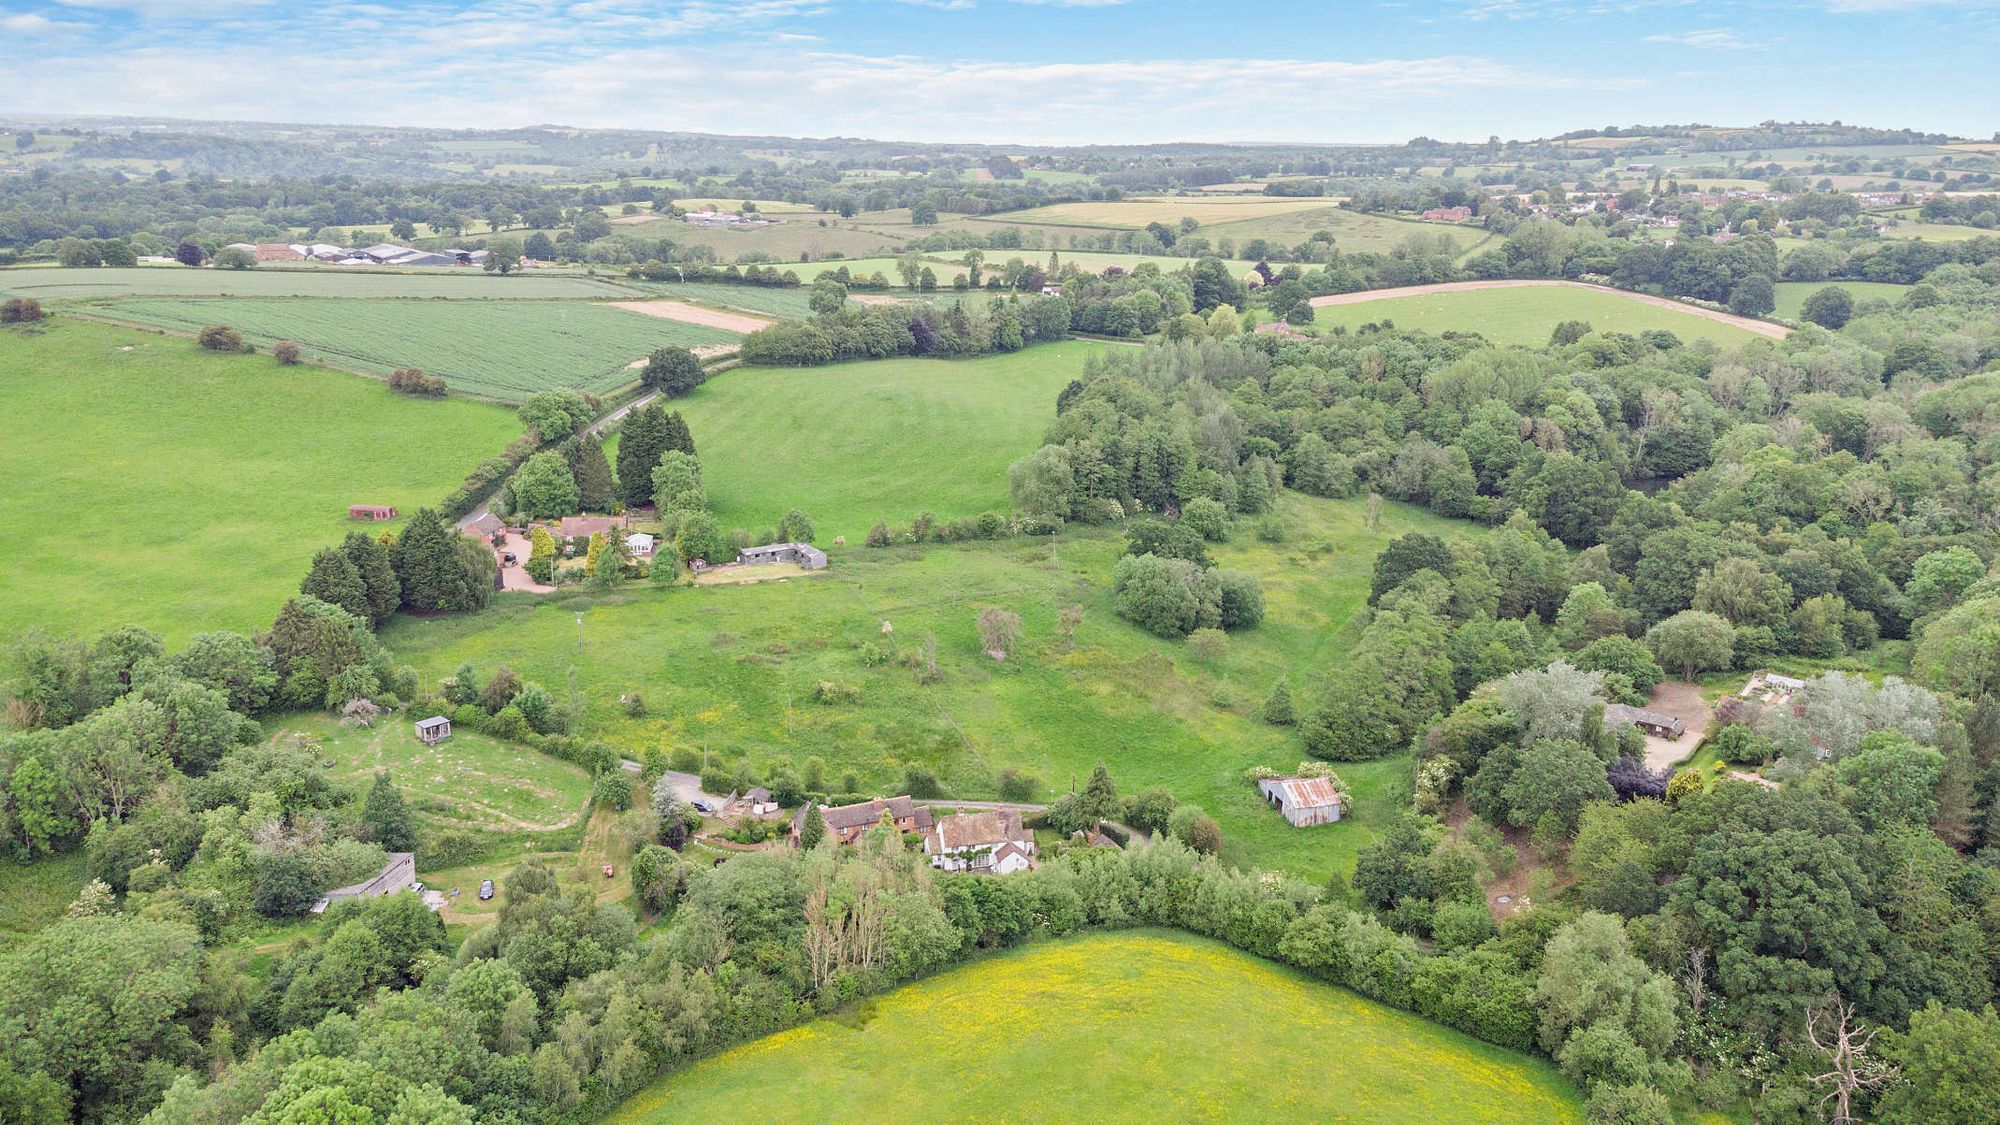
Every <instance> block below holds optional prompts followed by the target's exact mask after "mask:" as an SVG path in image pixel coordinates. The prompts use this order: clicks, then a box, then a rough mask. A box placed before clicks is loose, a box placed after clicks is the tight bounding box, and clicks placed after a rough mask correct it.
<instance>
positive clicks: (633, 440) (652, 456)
mask: <svg viewBox="0 0 2000 1125" xmlns="http://www.w3.org/2000/svg"><path fill="white" fill-rule="evenodd" d="M666 451H667V412H666V409H665V408H664V407H662V406H660V405H659V404H658V403H654V404H653V405H651V406H648V407H646V408H645V409H643V410H635V411H633V412H632V413H631V414H630V415H628V416H627V417H626V419H625V425H624V426H622V427H620V429H619V431H618V491H619V494H620V495H622V496H623V497H624V498H625V505H626V506H627V507H631V508H640V507H645V506H647V505H649V504H651V503H652V502H653V469H654V467H655V466H657V465H659V463H660V454H662V453H665V452H666Z"/></svg>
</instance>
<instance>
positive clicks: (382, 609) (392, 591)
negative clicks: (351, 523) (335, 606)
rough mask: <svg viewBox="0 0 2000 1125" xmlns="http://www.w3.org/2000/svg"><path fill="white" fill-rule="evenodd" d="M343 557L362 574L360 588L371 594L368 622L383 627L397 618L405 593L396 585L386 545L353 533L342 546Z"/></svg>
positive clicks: (393, 567)
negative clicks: (396, 614)
mask: <svg viewBox="0 0 2000 1125" xmlns="http://www.w3.org/2000/svg"><path fill="white" fill-rule="evenodd" d="M340 553H341V554H343V555H346V556H347V561H348V562H351V563H353V564H354V569H355V570H356V571H358V572H360V574H361V585H362V587H363V588H364V589H366V590H367V592H368V614H367V617H368V620H369V621H370V622H371V623H372V624H375V625H380V624H382V623H383V622H385V621H387V620H389V618H390V617H391V616H392V615H394V614H395V612H396V607H397V606H398V605H401V604H402V601H403V590H402V587H401V586H400V585H399V584H398V583H397V582H396V567H395V564H394V563H392V562H391V561H390V549H389V545H388V544H387V543H384V542H382V541H381V540H379V539H372V538H370V537H369V536H368V535H367V534H366V533H364V532H359V531H350V532H348V533H347V539H346V540H345V541H343V542H342V543H341V545H340Z"/></svg>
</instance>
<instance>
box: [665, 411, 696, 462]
mask: <svg viewBox="0 0 2000 1125" xmlns="http://www.w3.org/2000/svg"><path fill="white" fill-rule="evenodd" d="M666 447H667V449H677V450H679V451H680V452H682V453H685V454H687V455H688V456H689V457H693V456H694V455H695V452H694V434H693V433H691V432H689V430H688V424H687V421H686V420H685V419H683V418H682V417H681V412H680V411H678V410H676V411H674V412H673V413H672V414H669V415H667V446H666ZM661 452H665V450H662V451H661Z"/></svg>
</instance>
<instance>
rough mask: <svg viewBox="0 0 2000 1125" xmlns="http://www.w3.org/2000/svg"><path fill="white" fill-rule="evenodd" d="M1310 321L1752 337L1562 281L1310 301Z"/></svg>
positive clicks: (1505, 335)
mask: <svg viewBox="0 0 2000 1125" xmlns="http://www.w3.org/2000/svg"><path fill="white" fill-rule="evenodd" d="M1313 312H1314V314H1315V315H1314V317H1313V327H1314V328H1315V329H1317V330H1319V331H1321V332H1324V331H1326V330H1328V329H1330V328H1334V327H1344V328H1346V329H1348V330H1349V331H1353V330H1354V329H1357V328H1360V327H1361V326H1362V325H1364V324H1380V323H1383V322H1385V321H1389V322H1393V323H1394V324H1395V326H1396V327H1397V328H1404V329H1410V328H1416V329H1422V330H1423V331H1426V332H1434V333H1436V332H1477V333H1479V334H1480V335H1482V336H1484V337H1486V338H1487V339H1489V340H1491V341H1493V342H1494V343H1496V344H1521V345H1525V346H1529V347H1541V346H1543V345H1545V344H1547V343H1548V342H1549V334H1550V333H1551V332H1553V331H1554V330H1555V326H1556V325H1557V324H1559V323H1561V322H1562V321H1565V320H1585V321H1589V322H1590V326H1591V327H1592V328H1593V329H1595V330H1597V331H1599V332H1634V333H1637V332H1645V331H1649V330H1652V329H1656V328H1661V329H1665V330H1667V331H1669V332H1672V333H1673V334H1674V335H1676V336H1679V337H1680V338H1681V339H1682V340H1684V341H1694V340H1710V341H1713V342H1715V343H1717V344H1720V345H1722V346H1723V347H1735V346H1737V345H1739V344H1743V343H1747V342H1748V341H1750V340H1752V339H1755V337H1754V336H1753V335H1752V334H1751V333H1750V332H1748V331H1746V330H1744V329H1742V328H1738V327H1736V326H1735V325H1733V324H1726V323H1723V322H1721V321H1715V320H1709V319H1707V318H1705V317H1700V316H1696V315H1695V314H1694V313H1692V312H1681V311H1679V310H1677V309H1669V308H1662V307H1660V306H1658V305H1652V304H1648V303H1646V302H1644V301H1635V300H1632V299H1631V298H1629V297H1624V296H1620V295H1618V294H1616V293H1599V292H1594V291H1592V290H1588V289H1578V288H1572V287H1569V286H1523V287H1520V288H1510V289H1474V290H1462V291H1459V292H1440V293H1427V294H1422V295H1419V296H1410V297H1385V298H1383V299H1381V300H1379V301H1358V302H1356V303H1354V304H1351V305H1329V306H1326V307H1323V308H1318V309H1314V310H1313Z"/></svg>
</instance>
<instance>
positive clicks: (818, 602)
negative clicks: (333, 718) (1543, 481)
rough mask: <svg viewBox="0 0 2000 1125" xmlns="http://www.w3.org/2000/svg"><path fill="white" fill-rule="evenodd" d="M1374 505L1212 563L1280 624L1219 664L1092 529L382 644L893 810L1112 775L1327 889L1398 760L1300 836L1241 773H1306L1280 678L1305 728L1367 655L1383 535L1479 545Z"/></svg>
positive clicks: (1387, 804) (646, 744)
mask: <svg viewBox="0 0 2000 1125" xmlns="http://www.w3.org/2000/svg"><path fill="white" fill-rule="evenodd" d="M701 433H702V431H701V430H700V429H697V430H696V434H697V440H701V439H700V434H701ZM1363 507H1364V506H1363V504H1362V503H1361V502H1359V501H1329V500H1315V499H1310V498H1307V497H1301V496H1297V495H1291V494H1288V495H1287V496H1286V497H1285V498H1284V500H1283V502H1282V506H1281V519H1282V521H1283V522H1284V523H1285V524H1286V525H1287V527H1288V538H1287V541H1286V542H1285V543H1283V544H1280V545H1275V546H1274V545H1270V544H1265V543H1262V542H1258V541H1255V540H1254V539H1253V537H1252V536H1251V533H1250V530H1249V529H1248V528H1247V527H1244V528H1243V529H1241V530H1239V532H1238V539H1237V542H1236V543H1232V544H1229V545H1226V546H1223V547H1221V548H1219V549H1218V550H1217V551H1216V555H1217V559H1218V561H1219V562H1220V563H1221V564H1222V565H1223V566H1226V567H1230V568H1233V569H1240V570H1248V571H1251V572H1253V573H1257V574H1259V575H1260V576H1261V577H1262V578H1263V579H1264V581H1265V585H1266V597H1267V601H1268V603H1269V613H1268V614H1267V615H1266V618H1265V622H1264V624H1263V625H1262V626H1260V627H1259V628H1256V629H1252V630H1246V631H1243V632H1240V633H1236V634H1233V635H1232V636H1231V638H1230V640H1229V645H1228V650H1227V652H1226V653H1225V654H1224V655H1222V656H1221V657H1220V658H1219V659H1215V660H1198V659H1196V658H1195V657H1194V656H1193V655H1192V654H1190V653H1189V652H1188V651H1187V648H1186V646H1185V645H1183V644H1181V643H1179V642H1174V641H1166V640H1161V639H1159V638H1157V637H1153V636H1150V635H1148V634H1146V633H1143V632H1141V631H1139V630H1138V629H1136V628H1134V627H1133V626H1131V625H1130V624H1128V623H1127V622H1125V621H1124V620H1123V619H1121V618H1119V617H1117V616H1116V614H1115V613H1114V612H1113V610H1112V604H1111V596H1110V580H1111V569H1112V565H1113V564H1114V563H1115V562H1116V560H1117V558H1118V555H1119V554H1120V552H1121V551H1122V549H1123V541H1122V539H1121V538H1119V537H1118V536H1117V534H1116V533H1115V532H1110V531H1096V532H1091V531H1087V530H1086V531H1082V532H1072V533H1068V534H1065V535H1063V536H1060V537H1057V538H1052V539H1005V540H997V541H991V542H974V543H966V544H959V545H955V546H936V545H932V546H923V547H898V548H893V549H889V550H874V549H868V548H859V547H854V546H849V547H846V548H835V549H834V550H833V551H832V566H831V567H830V568H829V570H828V571H827V572H826V573H825V574H823V575H820V576H816V577H814V578H811V579H793V580H788V581H774V582H765V583H759V584H756V585H749V586H713V587H699V588H693V589H679V588H677V589H659V588H657V587H653V586H651V585H644V584H642V585H638V586H633V587H628V588H626V589H625V590H622V591H620V592H618V593H616V594H615V595H612V596H610V597H605V598H600V599H595V600H593V599H591V598H589V597H585V596H571V597H563V598H559V599H553V598H552V599H548V600H537V599H533V598H529V597H525V596H517V595H500V596H499V597H498V598H496V600H495V604H494V605H493V606H492V607H491V608H489V609H488V610H486V611H485V612H483V613H480V614H476V615H472V616H468V617H462V618H450V619H446V618H439V619H431V620H423V621H417V620H399V621H398V622H396V623H395V624H394V625H392V626H391V627H390V628H389V629H388V630H387V631H386V634H385V639H386V640H387V643H388V644H389V645H390V646H391V647H392V648H393V649H395V651H396V652H397V654H398V656H399V658H401V659H405V660H408V661H410V662H411V663H413V664H414V665H416V667H417V668H418V670H419V672H420V673H421V674H422V675H423V676H424V677H425V678H426V679H427V680H435V679H436V678H438V677H442V676H446V675H449V674H451V673H452V672H453V670H455V669H456V668H457V667H458V665H459V664H460V663H461V662H470V663H472V664H473V665H474V667H475V668H476V669H477V670H478V671H479V672H480V674H481V675H486V674H489V673H490V671H491V669H492V668H494V667H495V666H497V665H499V664H503V663H504V664H508V665H510V666H511V667H512V668H513V669H514V670H515V671H516V672H518V673H519V674H521V675H522V676H523V677H525V678H528V679H533V680H537V681H539V682H541V683H544V684H549V685H557V684H563V683H565V681H566V677H567V676H568V675H569V674H570V672H571V670H572V669H574V672H575V677H576V689H577V692H578V696H579V698H580V699H581V701H582V705H583V710H582V716H581V723H580V727H581V730H582V731H583V733H585V734H587V735H588V736H589V737H593V738H600V739H603V740H604V741H607V742H610V743H612V744H614V745H617V746H619V747H621V748H623V749H624V750H626V751H627V752H628V753H631V754H635V755H636V754H637V753H639V752H641V751H643V750H645V749H647V748H658V749H661V750H666V751H669V752H672V751H684V752H687V753H691V754H694V755H702V754H706V755H708V756H709V758H710V760H711V761H714V762H718V763H722V764H724V765H725V766H727V767H733V766H734V765H735V764H737V763H742V762H748V763H751V764H753V765H754V766H756V767H757V768H758V769H762V768H763V767H765V766H767V765H768V764H770V763H772V762H775V761H779V760H784V761H790V762H793V763H798V764H803V763H804V761H805V760H806V759H807V758H808V757H812V756H817V757H819V758H821V759H822V760H823V761H824V762H825V763H826V766H827V774H828V784H829V786H830V787H832V788H835V789H847V788H851V789H856V790H861V791H868V792H880V793H885V794H886V793H894V792H900V791H901V788H900V787H901V785H902V784H903V776H904V772H905V771H906V770H908V769H911V768H918V769H924V770H928V771H931V772H933V773H935V774H937V775H938V776H939V777H940V778H941V779H942V780H943V782H944V784H945V786H946V789H947V791H948V792H950V793H951V794H953V795H954V796H959V797H964V798H968V799H977V798H992V797H996V796H997V795H998V792H997V789H998V786H997V778H998V775H999V773H1000V772H1001V771H1002V770H1005V769H1008V768H1015V769H1021V770H1025V771H1027V772H1030V773H1032V774H1034V775H1036V776H1038V777H1040V778H1041V779H1042V781H1043V787H1042V795H1043V797H1044V798H1045V799H1046V798H1047V797H1049V796H1052V795H1055V794H1060V793H1061V792H1063V791H1066V790H1067V789H1069V788H1070V787H1071V786H1072V785H1078V786H1080V785H1081V784H1082V783H1083V781H1084V780H1085V779H1086V778H1087V777H1088V775H1089V773H1090V770H1091V767H1092V766H1094V765H1096V764H1097V763H1099V762H1102V763H1105V764H1106V765H1108V766H1110V768H1111V770H1112V773H1113V775H1114V777H1115V778H1116V780H1117V782H1118V784H1119V786H1120V788H1121V790H1122V791H1124V792H1127V793H1132V792H1137V791H1138V790H1140V789H1143V788H1146V787H1148V786H1155V785H1158V786H1164V787H1166V788H1167V789H1169V790H1171V791H1172V792H1173V793H1174V794H1175V795H1176V796H1178V797H1179V798H1180V799H1182V800H1184V801H1192V802H1195V803H1197V804H1199V805H1201V806H1202V807H1204V808H1206V809H1208V810H1209V811H1210V812H1211V813H1213V814H1214V815H1215V816H1216V818H1217V820H1218V821H1219V822H1220V823H1221V824H1222V827H1223V829H1224V832H1225V835H1226V838H1227V840H1226V844H1225V848H1224V857H1225V858H1226V859H1228V860H1229V861H1231V862H1234V863H1238V864H1241V865H1244V866H1258V867H1268V868H1283V869H1285V870H1288V871H1293V872H1296V873H1298V874H1300V875H1303V876H1306V877H1308V878H1312V879H1316V880H1317V879H1324V878H1326V877H1327V876H1328V875H1330V874H1332V873H1333V872H1335V871H1343V872H1345V871H1351V870H1352V868H1353V864H1354V856H1355V854H1356V853H1357V852H1358V851H1359V849H1360V848H1362V847H1364V846H1366V845H1367V844H1368V843H1370V842H1372V841H1373V840H1374V839H1375V838H1377V835H1378V833H1379V832H1380V830H1381V829H1382V828H1383V827H1385V826H1386V825H1387V824H1388V823H1389V822H1390V821H1391V820H1392V819H1393V818H1394V817H1395V816H1396V815H1397V814H1398V813H1399V812H1400V810H1401V809H1402V808H1403V807H1404V806H1405V805H1406V804H1407V802H1408V795H1409V771H1410V765H1409V759H1408V757H1407V756H1402V755H1398V756H1391V757H1388V758H1385V759H1383V760H1381V761H1377V762H1369V763H1360V764H1347V765H1341V766H1340V767H1339V769H1340V773H1341V776H1342V777H1343V778H1345V779H1346V780H1347V781H1348V782H1349V783H1350V784H1351V785H1352V786H1353V789H1354V792H1355V798H1356V800H1355V803H1354V807H1353V808H1352V809H1351V810H1350V815H1349V817H1348V819H1345V820H1343V821H1342V822H1341V823H1340V824H1337V825H1330V826H1324V827H1319V828H1310V829H1296V828H1293V827H1291V826H1290V825H1288V824H1286V823H1285V822H1284V820H1283V819H1282V818H1280V817H1279V816H1278V815H1277V814H1276V813H1275V812H1272V811H1271V810H1270V809H1269V808H1268V807H1267V806H1266V805H1264V803H1263V802H1262V801H1261V800H1260V799H1259V798H1258V796H1257V793H1256V791H1255V789H1254V788H1252V787H1251V786H1249V785H1247V784H1245V783H1244V781H1243V778H1242V775H1243V771H1244V770H1245V769H1247V768H1248V767H1250V766H1253V765H1270V766H1275V767H1278V768H1281V769H1283V768H1290V767H1291V766H1293V765H1295V764H1296V763H1297V762H1298V761H1299V759H1300V758H1301V757H1302V756H1303V753H1302V749H1301V746H1300V743H1299V740H1298V738H1297V736H1296V734H1295V733H1294V732H1293V731H1291V730H1290V729H1287V728H1280V727H1273V726H1270V725H1268V724H1266V723H1264V722H1262V721H1261V720H1260V719H1259V718H1258V717H1257V711H1258V708H1259V706H1260V705H1261V704H1262V702H1263V700H1264V697H1265V696H1266V695H1267V694H1268V693H1269V692H1270V690H1271V688H1272V686H1273V685H1274V684H1275V683H1276V682H1277V680H1278V678H1279V677H1280V676H1287V677H1290V678H1291V686H1292V690H1293V694H1294V698H1295V699H1296V700H1297V701H1298V705H1299V707H1300V708H1302V709H1303V708H1305V707H1307V706H1309V705H1310V702H1311V701H1312V700H1314V699H1317V698H1318V695H1319V677H1320V676H1321V675H1322V674H1323V673H1324V672H1325V671H1326V670H1328V669H1330V668H1332V667H1334V666H1336V665H1337V664H1338V663H1339V662H1340V661H1342V660H1344V659H1345V656H1346V652H1347V649H1348V647H1349V646H1350V644H1351V643H1352V641H1353V639H1354V638H1355V637H1357V636H1358V635H1359V631H1360V620H1359V616H1358V615H1359V614H1360V613H1361V611H1362V609H1363V602H1364V600H1365V598H1366V595H1367V588H1368V581H1369V577H1370V575H1371V573H1372V568H1373V560H1374V556H1375V554H1376V553H1377V552H1378V551H1379V550H1380V549H1381V547H1382V545H1383V544H1384V543H1386V542H1387V541H1388V539H1389V538H1390V537H1391V536H1394V535H1398V534H1403V533H1405V532H1408V531H1411V530H1417V529H1422V530H1426V531H1433V532H1437V533H1441V534H1445V535H1461V534H1467V533H1469V532H1470V531H1471V527H1470V525H1465V524H1453V523H1450V522H1448V521H1445V520H1441V519H1439V518H1437V517H1435V516H1432V515H1430V514H1429V513H1426V512H1423V511H1421V510H1418V509H1414V508H1408V507H1404V506H1402V505H1395V504H1391V505H1389V506H1388V507H1387V508H1386V510H1385V511H1384V513H1383V518H1382V520H1381V524H1380V526H1379V527H1378V528H1376V529H1374V530H1370V529H1369V528H1368V527H1367V526H1366V523H1365V520H1364V517H1363ZM1070 604H1076V605H1080V606H1082V607H1083V610H1084V619H1083V624H1082V625H1081V627H1079V628H1078V629H1077V631H1076V635H1075V641H1074V647H1070V646H1069V645H1067V644H1065V642H1064V640H1063V638H1062V635H1061V627H1060V624H1059V616H1060V613H1061V611H1062V608H1063V607H1064V606H1066V605H1070ZM988 606H996V607H999V608H1002V609H1006V610H1009V611H1011V612H1014V613H1017V614H1019V615H1020V616H1021V619H1022V622H1023V626H1024V637H1023V641H1022V643H1021V644H1020V645H1019V646H1017V648H1016V650H1015V651H1012V652H1010V653H1009V654H1008V656H1007V659H1006V660H1005V661H1004V662H996V661H994V660H993V659H992V658H990V657H988V656H987V655H985V654H984V653H983V652H982V651H981V649H980V644H979V639H978V635H977V624H976V620H977V616H978V614H979V611H980V610H981V609H984V608H986V607H988ZM579 613H581V614H582V618H583V620H582V627H581V630H580V632H581V637H582V649H581V651H578V637H579V628H578V623H577V615H578V614H579ZM885 623H886V624H887V625H888V627H889V631H888V632H886V633H885V632H884V629H883V626H884V624H885ZM933 638H934V639H935V652H936V661H937V665H938V671H939V678H938V679H937V681H936V682H935V683H931V684H926V683H923V682H920V681H921V679H922V677H920V676H919V671H918V670H919V669H920V668H923V667H925V666H926V665H927V663H928V659H929V658H928V654H929V652H930V651H931V647H932V643H933ZM820 681H829V682H836V683H842V684H848V685H852V686H854V687H856V688H858V689H859V693H860V694H859V697H858V699H856V700H855V701H854V702H851V703H839V704H826V703H819V702H815V701H814V686H815V685H816V684H817V683H819V682H820ZM635 690H636V691H639V692H640V693H642V694H643V695H644V697H645V699H646V702H647V704H648V707H649V710H648V713H647V714H646V715H644V716H641V717H637V718H634V717H631V716H628V715H626V714H625V712H624V711H623V710H622V709H621V708H620V707H619V706H618V698H619V696H620V695H621V694H623V693H625V692H627V691H635ZM849 775H851V777H850V776H849ZM850 781H851V782H852V784H851V785H850V784H849V782H850Z"/></svg>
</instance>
